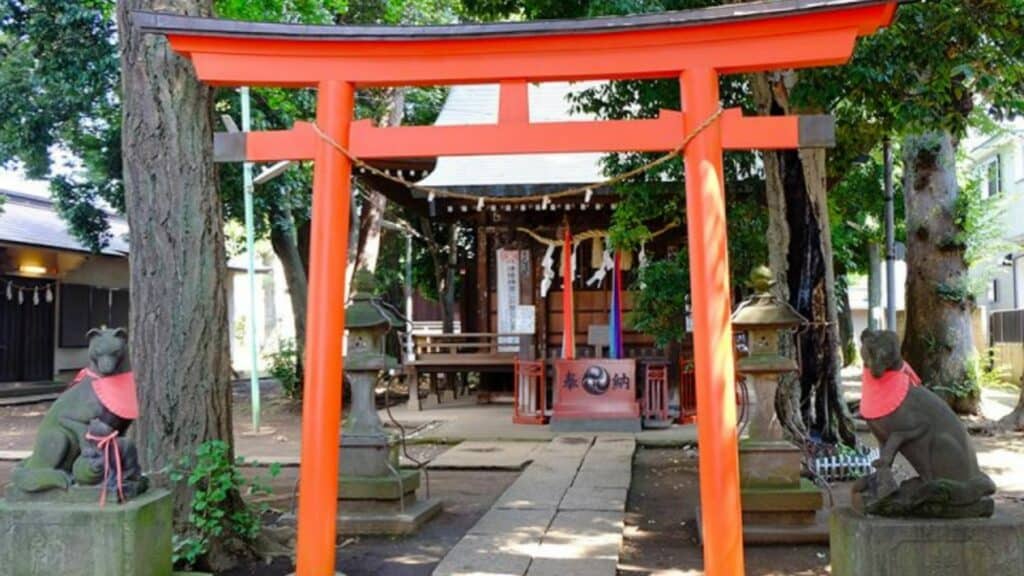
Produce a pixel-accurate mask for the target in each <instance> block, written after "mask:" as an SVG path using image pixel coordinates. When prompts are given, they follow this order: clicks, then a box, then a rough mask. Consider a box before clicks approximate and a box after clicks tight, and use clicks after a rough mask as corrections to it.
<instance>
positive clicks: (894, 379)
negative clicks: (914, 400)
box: [860, 362, 921, 420]
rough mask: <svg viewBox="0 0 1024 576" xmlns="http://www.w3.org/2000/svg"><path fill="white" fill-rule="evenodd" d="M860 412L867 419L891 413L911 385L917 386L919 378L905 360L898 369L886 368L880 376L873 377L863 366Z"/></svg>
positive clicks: (904, 396) (900, 402) (919, 381)
mask: <svg viewBox="0 0 1024 576" xmlns="http://www.w3.org/2000/svg"><path fill="white" fill-rule="evenodd" d="M861 384H862V388H861V397H860V414H861V416H863V417H864V418H867V419H868V420H874V419H876V418H882V417H884V416H888V415H889V414H892V413H893V411H895V410H896V409H897V408H899V406H900V404H902V403H903V399H904V398H906V397H907V392H909V391H910V387H911V386H919V385H920V384H921V379H920V378H919V377H918V376H917V373H916V372H914V369H913V368H911V367H910V364H907V363H906V362H904V363H903V366H902V367H901V368H900V369H899V370H888V371H886V372H885V373H884V374H882V377H881V378H875V377H874V376H873V375H872V374H871V371H870V370H868V369H867V368H864V374H863V376H862V377H861Z"/></svg>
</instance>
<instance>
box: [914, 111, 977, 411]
mask: <svg viewBox="0 0 1024 576" xmlns="http://www.w3.org/2000/svg"><path fill="white" fill-rule="evenodd" d="M903 172H904V186H903V190H904V191H905V203H906V215H907V216H906V218H907V311H906V333H905V336H904V339H903V357H904V359H905V360H906V361H907V362H909V363H910V365H911V366H913V367H914V370H916V371H917V373H918V374H919V375H920V376H921V380H922V381H923V382H924V383H925V385H927V386H929V387H931V388H932V389H933V390H935V391H936V392H938V393H939V394H940V395H941V396H943V397H944V398H945V399H946V401H947V402H949V403H950V405H951V406H952V407H953V409H954V410H956V411H957V412H959V413H962V414H973V413H977V411H978V407H979V402H980V391H979V390H978V388H977V386H976V383H975V382H973V380H972V378H971V375H970V373H969V371H968V362H969V360H970V358H971V355H972V354H973V352H974V345H973V339H972V337H971V307H972V306H973V298H972V296H971V292H970V289H969V282H968V273H969V270H968V265H967V261H966V260H965V258H964V251H965V249H966V246H965V244H964V241H963V238H964V230H963V227H962V226H961V224H960V221H959V219H958V218H957V217H956V212H957V199H958V196H959V194H960V188H959V186H958V185H957V181H956V161H955V143H954V140H953V137H952V136H951V135H950V133H949V132H946V131H937V132H932V133H928V134H920V135H912V136H908V137H906V138H905V139H904V140H903Z"/></svg>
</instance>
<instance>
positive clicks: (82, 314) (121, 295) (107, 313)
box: [60, 284, 128, 348]
mask: <svg viewBox="0 0 1024 576" xmlns="http://www.w3.org/2000/svg"><path fill="white" fill-rule="evenodd" d="M101 326H108V327H110V328H127V327H128V291H127V290H110V289H107V288H97V287H95V286H87V285H84V284H61V286H60V347H61V348H84V347H86V346H88V345H89V339H88V338H87V337H86V333H87V332H88V331H89V330H90V329H92V328H99V327H101Z"/></svg>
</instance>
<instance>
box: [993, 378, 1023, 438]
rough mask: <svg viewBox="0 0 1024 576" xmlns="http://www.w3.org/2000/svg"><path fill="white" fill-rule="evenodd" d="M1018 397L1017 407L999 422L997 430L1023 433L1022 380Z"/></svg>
mask: <svg viewBox="0 0 1024 576" xmlns="http://www.w3.org/2000/svg"><path fill="white" fill-rule="evenodd" d="M1020 384H1021V389H1020V396H1018V397H1017V407H1016V408H1014V409H1013V412H1010V413H1009V414H1007V415H1006V416H1003V417H1002V418H1001V419H1000V420H999V424H998V426H999V428H1002V429H1005V430H1016V431H1024V379H1022V382H1021V383H1020Z"/></svg>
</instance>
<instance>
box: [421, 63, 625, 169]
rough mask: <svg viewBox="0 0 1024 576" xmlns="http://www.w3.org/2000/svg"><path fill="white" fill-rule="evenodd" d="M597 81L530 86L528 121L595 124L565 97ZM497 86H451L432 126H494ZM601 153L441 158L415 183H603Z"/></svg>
mask: <svg viewBox="0 0 1024 576" xmlns="http://www.w3.org/2000/svg"><path fill="white" fill-rule="evenodd" d="M600 84H602V83H601V82H571V83H570V82H547V83H543V84H530V85H529V86H528V93H529V98H530V121H531V122H568V121H581V120H595V119H596V117H595V116H594V115H592V114H584V113H575V114H574V113H571V112H570V109H571V107H572V104H571V103H570V102H569V100H568V96H569V95H571V94H575V93H579V92H581V91H583V90H586V89H587V88H592V87H594V86H598V85H600ZM497 122H498V85H497V84H479V85H471V86H453V87H452V89H451V91H450V92H449V93H448V99H447V100H445V103H444V107H443V108H442V109H441V114H440V115H439V116H438V118H437V122H435V125H437V126H453V125H462V124H496V123H497ZM602 156H604V154H603V153H600V152H597V153H580V154H518V155H513V156H442V157H440V158H438V159H437V167H436V168H435V169H434V171H433V172H432V173H431V174H430V175H429V176H427V177H426V178H425V179H424V180H423V181H422V182H421V184H424V185H427V186H436V187H439V188H445V187H461V186H500V185H524V184H526V185H529V184H587V183H591V182H601V181H603V180H604V179H605V176H604V174H603V173H602V170H601V162H600V160H601V157H602Z"/></svg>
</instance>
